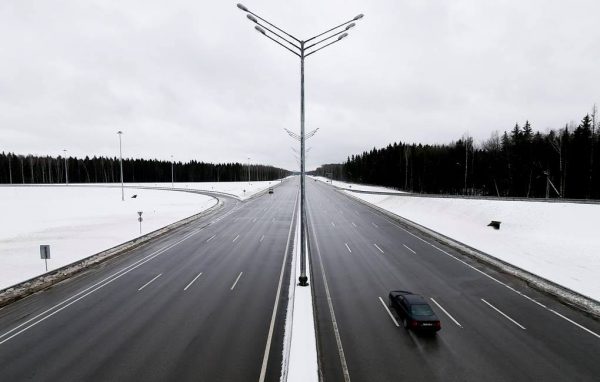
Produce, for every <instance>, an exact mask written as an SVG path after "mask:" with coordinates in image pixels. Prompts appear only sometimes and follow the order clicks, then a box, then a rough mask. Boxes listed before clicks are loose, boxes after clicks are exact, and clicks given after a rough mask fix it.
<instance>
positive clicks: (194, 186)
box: [125, 180, 281, 200]
mask: <svg viewBox="0 0 600 382" xmlns="http://www.w3.org/2000/svg"><path fill="white" fill-rule="evenodd" d="M280 183H281V180H273V181H261V182H254V181H253V182H192V183H179V182H175V184H173V185H172V184H171V183H170V182H169V183H125V186H127V187H160V188H178V189H185V190H200V191H209V192H218V193H225V194H229V195H234V196H236V197H238V198H239V199H241V200H245V199H248V198H250V197H252V196H254V195H255V194H257V193H259V192H261V191H264V190H266V189H268V188H269V187H274V186H276V185H278V184H280Z"/></svg>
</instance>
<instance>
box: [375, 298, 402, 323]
mask: <svg viewBox="0 0 600 382" xmlns="http://www.w3.org/2000/svg"><path fill="white" fill-rule="evenodd" d="M379 301H381V304H382V305H383V307H384V308H385V310H386V312H387V313H388V314H389V315H390V318H391V319H392V321H394V325H396V326H397V327H400V324H398V321H397V320H396V317H394V315H393V314H392V312H391V311H390V309H389V308H388V307H387V305H386V304H385V302H383V299H382V298H381V297H379Z"/></svg>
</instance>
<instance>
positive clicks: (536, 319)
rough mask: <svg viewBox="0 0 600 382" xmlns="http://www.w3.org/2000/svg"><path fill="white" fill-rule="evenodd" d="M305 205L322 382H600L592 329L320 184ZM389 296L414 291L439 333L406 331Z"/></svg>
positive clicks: (311, 186) (599, 348)
mask: <svg viewBox="0 0 600 382" xmlns="http://www.w3.org/2000/svg"><path fill="white" fill-rule="evenodd" d="M307 198H308V202H307V204H308V218H309V222H310V226H311V230H310V234H311V265H312V276H313V278H312V280H311V282H312V286H313V288H314V291H315V301H316V316H317V318H318V320H317V323H318V333H319V336H318V348H319V357H320V366H321V372H322V377H323V379H324V380H325V381H326V382H329V381H350V380H351V381H354V382H357V381H411V382H414V381H599V380H600V337H599V336H598V334H600V323H599V322H598V321H596V320H594V319H592V318H590V317H588V316H586V315H584V314H581V313H579V312H577V311H574V310H572V309H571V308H569V307H566V306H564V305H562V304H561V303H559V302H557V301H556V300H554V299H553V298H551V297H548V296H546V295H544V294H541V293H539V292H537V291H535V290H533V289H531V288H529V287H528V286H527V285H525V284H524V283H522V282H520V281H518V280H516V279H514V278H512V277H509V276H506V275H504V274H500V273H498V272H495V271H493V270H491V269H489V268H487V267H485V266H483V265H481V264H478V263H477V262H475V261H473V260H471V259H469V258H467V257H465V256H462V255H460V254H458V253H457V252H456V251H454V250H452V249H450V248H448V247H446V246H444V245H442V244H440V243H437V242H435V241H434V240H433V239H431V238H428V237H425V236H423V235H420V234H419V233H416V232H413V231H412V230H410V229H409V228H407V227H403V226H401V225H400V224H399V223H396V222H395V221H392V220H391V219H390V218H388V217H386V216H384V215H383V214H380V213H378V212H377V211H375V210H374V209H372V208H369V207H367V206H365V205H363V204H362V203H360V202H357V201H355V200H353V199H351V198H349V197H347V196H344V195H343V194H341V193H340V192H338V191H335V190H334V189H333V188H332V187H331V186H329V185H326V184H324V183H322V182H315V181H312V180H310V181H308V182H307ZM395 289H406V290H411V291H413V292H415V293H419V294H422V295H423V296H424V297H425V298H426V299H427V300H428V302H429V303H430V305H431V306H432V308H433V310H434V311H435V312H436V314H437V315H438V316H439V317H440V319H441V321H442V330H441V331H440V332H438V334H437V335H435V336H420V335H415V334H414V333H412V332H407V331H406V330H405V329H404V328H403V327H402V326H401V323H400V322H399V320H398V318H397V317H396V316H395V315H394V314H390V312H389V311H388V309H387V307H386V305H388V297H387V296H388V293H389V291H390V290H395ZM392 317H393V318H392ZM394 319H395V320H396V322H397V323H399V324H400V326H399V327H398V326H397V325H396V322H395V321H394Z"/></svg>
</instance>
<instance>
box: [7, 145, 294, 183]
mask: <svg viewBox="0 0 600 382" xmlns="http://www.w3.org/2000/svg"><path fill="white" fill-rule="evenodd" d="M171 170H173V179H174V181H175V182H230V181H234V182H235V181H248V180H251V181H260V180H267V181H268V180H274V179H279V178H282V177H285V176H287V175H288V174H289V172H288V171H287V170H283V169H280V168H276V167H272V166H265V165H258V164H252V165H247V164H241V163H224V164H214V163H205V162H197V161H194V160H192V161H189V162H173V163H171V162H170V161H162V160H156V159H129V158H128V159H123V181H124V182H127V183H133V182H138V183H142V182H170V181H171ZM67 181H68V182H69V183H115V182H120V181H121V172H120V162H119V158H116V157H113V158H107V157H96V156H94V157H92V158H89V157H85V158H83V159H82V158H74V157H61V156H57V157H52V156H35V155H17V154H14V153H5V152H2V153H1V154H0V183H5V184H6V183H13V184H18V183H21V184H25V183H37V184H44V183H66V182H67Z"/></svg>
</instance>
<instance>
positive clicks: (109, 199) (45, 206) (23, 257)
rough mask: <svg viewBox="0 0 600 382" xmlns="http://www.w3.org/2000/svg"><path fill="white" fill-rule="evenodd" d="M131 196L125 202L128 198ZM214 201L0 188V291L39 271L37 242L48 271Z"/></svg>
mask: <svg viewBox="0 0 600 382" xmlns="http://www.w3.org/2000/svg"><path fill="white" fill-rule="evenodd" d="M134 194H135V195H137V197H136V198H131V196H132V195H134ZM216 203H217V200H216V199H214V198H212V197H209V196H205V195H199V194H192V193H187V192H167V191H156V190H140V189H135V190H134V189H130V190H127V189H126V197H125V201H121V190H120V188H108V187H75V186H69V187H65V186H54V187H43V186H41V187H37V186H35V187H28V186H21V187H18V186H13V187H0V211H2V216H1V218H0V219H1V220H0V288H5V287H8V286H10V285H14V284H16V283H18V282H21V281H24V280H27V279H29V278H32V277H34V276H37V275H40V274H43V273H45V267H44V261H43V260H41V259H40V250H39V246H40V244H49V245H50V246H51V259H50V260H48V269H49V270H52V269H56V268H58V267H61V266H63V265H66V264H69V263H72V262H74V261H77V260H79V259H82V258H84V257H87V256H90V255H93V254H95V253H98V252H100V251H103V250H105V249H108V248H111V247H113V246H116V245H118V244H120V243H123V242H125V241H128V240H131V239H134V238H135V237H137V236H139V234H140V226H139V222H138V220H137V218H138V214H137V211H143V214H142V217H143V222H142V233H148V232H151V231H153V230H156V229H159V228H161V227H164V226H166V225H168V224H171V223H174V222H176V221H178V220H181V219H184V218H186V217H188V216H191V215H194V214H196V213H199V212H201V211H203V210H206V209H207V208H210V207H211V206H213V205H215V204H216Z"/></svg>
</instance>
